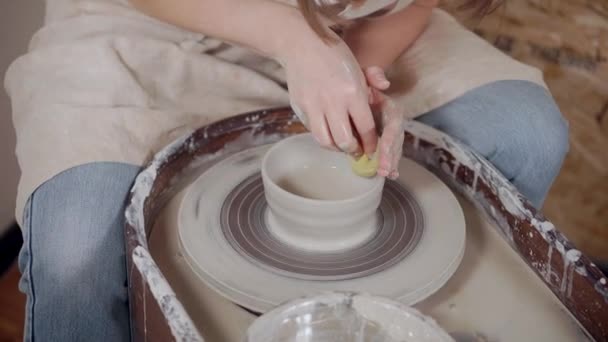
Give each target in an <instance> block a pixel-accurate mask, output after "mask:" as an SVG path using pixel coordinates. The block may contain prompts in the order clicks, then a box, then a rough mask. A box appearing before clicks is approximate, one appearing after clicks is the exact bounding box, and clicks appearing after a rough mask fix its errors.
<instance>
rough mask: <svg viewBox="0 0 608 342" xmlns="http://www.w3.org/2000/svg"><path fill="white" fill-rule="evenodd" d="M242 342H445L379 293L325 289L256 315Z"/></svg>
mask: <svg viewBox="0 0 608 342" xmlns="http://www.w3.org/2000/svg"><path fill="white" fill-rule="evenodd" d="M245 341H246V342H268V341H285V342H312V341H314V342H333V341H353V342H354V341H374V342H396V341H417V342H447V341H453V339H452V338H451V337H450V335H448V334H447V333H446V332H445V331H444V330H443V329H442V328H441V327H439V325H437V323H436V322H435V321H434V320H433V319H432V318H430V317H427V316H424V315H423V314H421V313H420V312H418V311H417V310H415V309H413V308H411V307H408V306H405V305H403V304H401V303H398V302H395V301H392V300H389V299H385V298H382V297H376V296H368V295H363V294H349V293H340V292H338V293H328V294H321V295H317V296H311V297H308V298H302V299H296V300H294V301H290V302H288V303H286V304H284V305H281V306H279V307H278V308H276V309H274V310H272V311H270V312H268V313H266V314H264V315H262V316H260V317H259V318H258V319H256V320H255V321H254V322H253V324H252V325H251V326H250V327H249V328H248V329H247V334H246V337H245Z"/></svg>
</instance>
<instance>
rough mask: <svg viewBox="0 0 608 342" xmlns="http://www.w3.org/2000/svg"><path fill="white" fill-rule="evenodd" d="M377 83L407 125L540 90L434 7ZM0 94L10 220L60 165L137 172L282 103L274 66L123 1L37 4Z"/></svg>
mask: <svg viewBox="0 0 608 342" xmlns="http://www.w3.org/2000/svg"><path fill="white" fill-rule="evenodd" d="M289 1H291V0H289ZM389 78H390V79H391V81H392V82H393V89H392V90H391V94H392V95H393V96H394V97H395V98H396V99H397V100H398V101H399V102H400V103H401V104H403V105H404V108H406V110H407V115H408V116H409V117H411V118H413V117H416V116H418V115H420V114H423V113H425V112H427V111H429V110H431V109H433V108H436V107H438V106H441V105H442V104H445V103H446V102H448V101H450V100H453V99H455V98H457V97H459V96H461V95H462V94H463V93H465V92H466V91H468V90H470V89H473V88H475V87H477V86H480V85H483V84H486V83H490V82H494V81H497V80H504V79H517V80H529V81H532V82H536V83H538V84H541V85H543V86H544V83H543V80H542V74H541V73H540V71H539V70H536V69H534V68H532V67H529V66H526V65H523V64H521V63H519V62H517V61H515V60H513V59H511V58H510V57H508V56H506V55H504V54H503V53H501V52H500V51H498V50H496V49H495V48H494V47H492V46H491V45H490V44H488V43H486V42H485V41H483V40H482V39H480V38H478V37H477V36H476V35H474V34H473V33H471V32H469V31H467V30H466V29H465V28H464V27H462V26H461V25H460V24H458V23H457V22H456V21H455V20H454V19H453V18H452V17H451V16H449V15H448V14H447V13H445V12H443V11H441V10H435V12H434V13H433V16H432V19H431V23H430V26H429V28H428V29H427V30H426V32H425V33H424V34H423V35H422V36H421V37H420V39H419V40H418V41H417V42H416V43H415V44H414V45H413V47H412V48H411V49H409V50H408V51H407V52H406V53H405V54H404V55H403V56H402V57H401V58H400V59H399V61H398V62H397V63H396V64H395V66H394V67H393V68H392V69H391V70H390V75H389ZM5 86H6V89H7V91H8V93H9V95H10V97H11V100H12V106H13V121H14V125H15V129H16V133H17V150H16V153H17V157H18V160H19V164H20V167H21V170H22V176H21V179H20V183H19V189H18V198H17V208H16V217H17V220H18V221H19V222H20V223H21V215H22V211H23V206H24V204H25V202H26V200H27V198H28V197H29V196H30V194H31V193H32V192H33V191H34V190H35V189H36V187H38V186H39V185H40V184H42V183H43V182H45V181H47V180H48V179H50V178H51V177H53V176H54V175H56V174H58V173H60V172H62V171H64V170H66V169H68V168H71V167H75V166H77V165H81V164H85V163H90V162H98V161H113V162H124V163H131V164H136V165H142V164H144V163H145V162H146V161H147V159H148V158H149V157H150V156H151V155H152V154H153V153H154V152H155V151H157V150H158V149H159V148H161V147H162V146H164V145H165V144H167V143H169V142H170V141H171V140H173V139H175V138H177V137H178V136H180V135H182V134H185V133H187V132H188V131H190V130H191V129H194V128H197V127H200V126H201V125H205V124H208V123H210V122H213V121H216V120H219V119H222V118H225V117H227V116H231V115H235V114H238V113H242V112H246V111H251V110H257V109H264V108H267V107H274V106H281V105H287V104H288V103H289V97H288V93H287V91H286V89H285V80H284V73H283V70H282V69H281V68H280V66H279V65H278V64H277V63H275V62H274V61H271V60H268V59H265V58H262V57H259V56H256V55H254V54H253V53H251V52H249V51H247V50H245V49H242V48H239V47H233V46H229V45H227V44H225V43H223V42H221V41H218V40H216V39H213V38H208V37H204V36H203V35H201V34H196V33H192V32H187V31H184V30H181V29H178V28H176V27H173V26H171V25H168V24H165V23H161V22H159V21H156V20H154V19H152V18H149V17H146V16H144V15H142V14H139V13H138V12H136V11H135V10H134V9H132V8H131V7H130V6H129V5H128V3H127V0H47V16H46V19H45V25H44V27H43V28H42V29H41V30H40V31H39V32H37V33H36V35H35V36H34V37H33V39H32V41H31V44H30V49H29V51H28V53H27V54H25V55H24V56H22V57H20V58H19V59H18V60H16V61H15V62H14V63H13V64H12V65H11V67H10V68H9V70H8V71H7V75H6V80H5Z"/></svg>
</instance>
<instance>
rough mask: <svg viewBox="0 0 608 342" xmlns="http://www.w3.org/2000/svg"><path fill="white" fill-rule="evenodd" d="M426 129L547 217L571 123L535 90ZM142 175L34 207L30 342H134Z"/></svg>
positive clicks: (43, 192)
mask: <svg viewBox="0 0 608 342" xmlns="http://www.w3.org/2000/svg"><path fill="white" fill-rule="evenodd" d="M419 120H420V121H422V122H424V123H426V124H429V125H431V126H434V127H436V128H438V129H440V130H442V131H444V132H446V133H448V134H450V135H451V136H453V137H455V138H457V139H460V140H461V141H462V142H464V143H465V144H467V145H469V146H471V147H472V148H473V149H475V150H476V151H477V152H479V153H481V154H482V155H484V156H485V157H486V158H488V159H489V160H490V161H491V162H492V163H494V165H496V166H497V168H498V169H499V170H501V171H502V172H503V173H504V175H505V176H506V177H507V178H509V179H510V180H511V181H512V182H513V183H514V184H515V186H516V187H518V188H519V190H520V191H521V192H522V193H523V194H524V195H526V196H527V197H528V198H529V199H530V200H531V201H532V202H533V203H534V204H536V205H537V206H539V207H540V206H541V204H542V202H543V200H544V197H545V196H546V194H547V191H548V189H549V187H550V186H551V183H552V182H553V180H554V179H555V177H556V175H557V174H558V172H559V170H560V167H561V164H562V161H563V159H564V156H565V154H566V152H567V150H568V127H567V124H566V122H565V121H564V119H563V118H562V115H561V113H560V112H559V110H558V108H557V107H556V105H555V103H554V102H553V100H552V99H551V97H550V95H549V94H548V93H547V92H545V90H543V89H542V88H540V87H538V86H536V85H533V84H531V83H526V82H518V81H502V82H496V83H493V84H490V85H486V86H483V87H480V88H478V89H475V90H473V91H471V92H469V93H467V94H465V95H464V96H463V97H461V98H459V99H457V100H455V101H453V102H451V103H449V104H447V105H445V106H443V107H441V108H439V109H437V110H434V111H432V112H430V113H428V114H425V115H423V116H422V117H420V119H419ZM139 169H140V168H139V167H138V166H133V165H126V164H119V163H94V164H87V165H82V166H79V167H76V168H72V169H70V170H67V171H65V172H63V173H61V174H59V175H57V176H55V177H54V178H52V179H51V180H49V181H47V182H46V183H44V184H43V185H42V186H40V187H39V188H38V189H37V190H36V191H35V192H34V193H33V194H32V196H31V197H30V199H29V201H28V204H27V206H26V211H25V213H24V227H23V228H24V229H23V231H24V241H25V242H24V246H23V249H22V251H21V255H20V258H19V267H20V269H21V272H22V274H23V276H22V279H21V283H20V289H21V290H22V291H23V292H24V293H25V294H26V295H27V310H26V331H25V336H26V340H28V341H31V340H34V339H36V340H44V341H91V342H93V341H125V340H128V339H129V335H130V334H129V313H128V306H127V287H126V270H125V250H124V242H123V225H124V219H123V211H124V206H125V199H126V197H127V195H128V192H129V189H130V186H131V184H132V182H133V180H134V178H135V177H136V175H137V173H138V170H139Z"/></svg>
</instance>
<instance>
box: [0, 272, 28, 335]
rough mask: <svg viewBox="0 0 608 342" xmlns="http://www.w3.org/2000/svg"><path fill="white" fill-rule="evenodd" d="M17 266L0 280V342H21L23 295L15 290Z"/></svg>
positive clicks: (23, 313) (17, 274)
mask: <svg viewBox="0 0 608 342" xmlns="http://www.w3.org/2000/svg"><path fill="white" fill-rule="evenodd" d="M19 277H20V274H19V270H18V269H17V264H15V265H13V267H12V268H11V269H10V270H9V271H8V272H7V273H6V274H5V275H3V276H2V278H0V342H17V341H23V321H24V317H25V316H24V315H25V295H23V294H22V293H21V292H19V291H18V289H17V284H18V282H19Z"/></svg>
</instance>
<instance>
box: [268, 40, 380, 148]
mask: <svg viewBox="0 0 608 342" xmlns="http://www.w3.org/2000/svg"><path fill="white" fill-rule="evenodd" d="M332 34H333V33H332ZM296 38H299V39H294V46H293V48H290V49H287V50H286V51H284V53H282V54H281V55H280V56H279V58H278V60H279V62H280V63H281V64H282V65H283V66H284V67H285V71H286V76H287V85H288V88H289V96H290V101H291V106H292V108H293V109H294V111H296V114H298V116H299V117H300V118H301V119H302V121H303V122H304V124H305V125H306V126H307V127H308V129H309V130H310V131H311V132H312V134H313V135H314V137H315V138H316V139H317V141H318V142H319V144H320V145H321V146H323V147H326V148H330V149H338V150H341V151H344V152H346V153H349V154H353V155H357V154H360V153H362V152H364V153H367V154H369V155H371V154H373V153H374V151H375V150H376V147H377V142H378V137H377V133H376V127H375V123H374V118H373V115H372V112H371V108H370V104H369V95H370V94H369V89H368V86H367V82H366V78H365V75H364V74H363V72H362V70H361V67H360V66H359V63H358V62H357V60H356V59H355V57H354V56H353V54H352V52H351V51H350V49H349V48H348V46H347V45H346V44H345V43H344V42H343V41H342V40H341V39H340V38H339V37H338V36H337V35H335V36H334V38H335V40H336V42H335V43H326V42H324V41H323V40H322V39H320V38H318V37H317V36H316V35H315V34H314V33H312V31H311V35H305V36H303V37H296ZM359 140H360V141H359Z"/></svg>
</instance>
